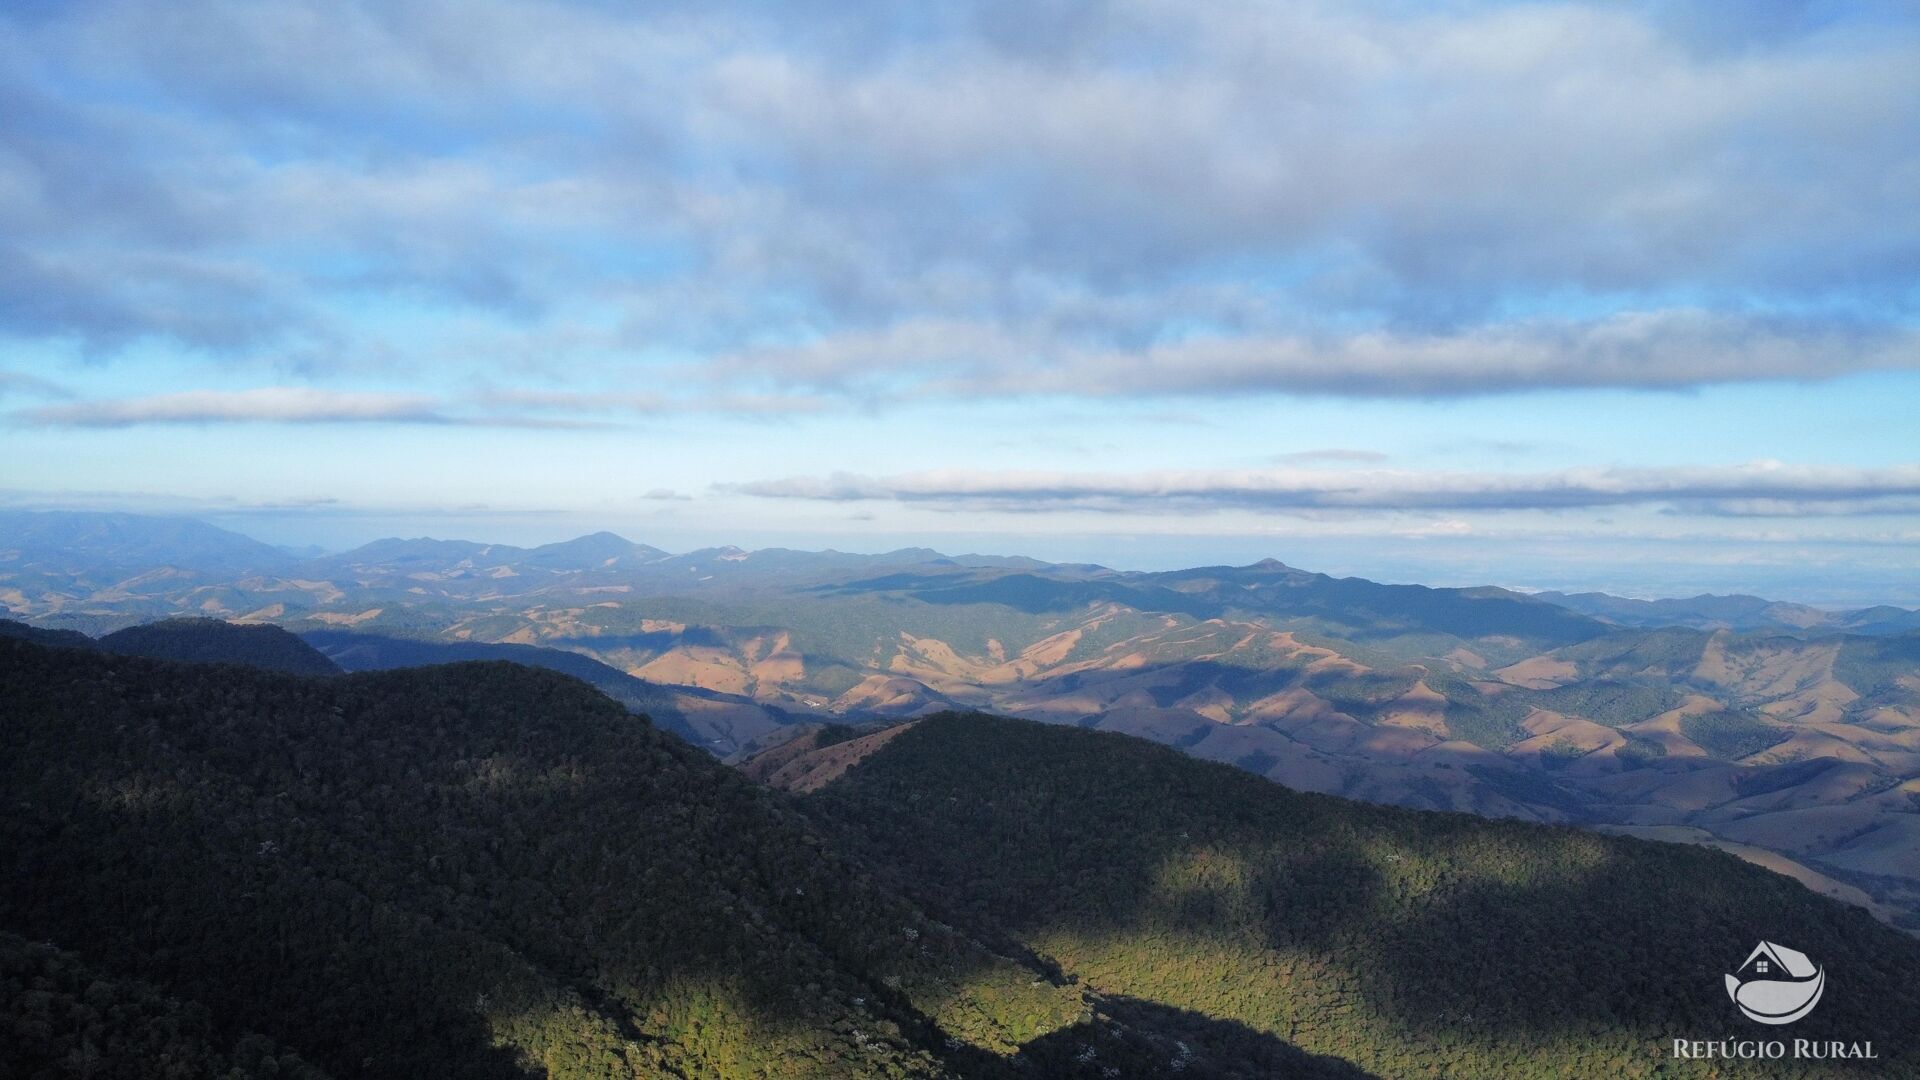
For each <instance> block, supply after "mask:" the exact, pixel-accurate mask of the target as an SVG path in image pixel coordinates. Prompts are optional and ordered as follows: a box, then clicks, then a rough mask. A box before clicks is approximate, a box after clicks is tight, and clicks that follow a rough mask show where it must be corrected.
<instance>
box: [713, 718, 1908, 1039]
mask: <svg viewBox="0 0 1920 1080" xmlns="http://www.w3.org/2000/svg"><path fill="white" fill-rule="evenodd" d="M807 742H808V743H811V744H814V745H812V746H802V745H798V744H789V746H788V747H784V748H782V749H781V750H779V751H774V752H773V753H774V754H776V755H778V758H777V760H778V768H777V769H775V770H774V771H773V772H771V773H766V774H764V775H766V777H767V778H768V779H770V780H773V779H778V780H784V782H785V786H788V787H790V788H793V789H796V790H801V791H807V792H811V793H810V794H807V795H806V796H805V802H804V804H803V805H804V806H805V807H806V809H807V811H808V813H809V814H811V815H813V816H814V817H816V819H818V820H820V821H822V822H823V823H825V827H827V828H829V829H830V830H832V831H833V832H834V833H835V834H836V835H838V836H840V837H842V838H843V840H844V842H845V843H846V844H848V845H849V847H850V849H851V850H854V851H857V852H859V853H860V854H861V855H862V856H863V857H864V858H866V859H867V860H868V861H869V862H870V863H871V864H872V865H875V866H876V867H878V868H880V869H879V873H880V874H881V877H882V880H885V881H888V882H891V883H894V884H895V885H897V886H898V887H899V888H901V889H902V890H903V891H904V892H906V893H907V894H908V895H910V896H913V897H915V898H916V899H917V900H918V901H919V902H920V903H921V904H923V905H924V906H925V907H926V909H927V910H928V911H930V912H932V913H934V914H935V915H936V916H937V917H939V918H941V919H943V920H945V921H949V922H952V923H953V924H954V925H956V926H959V927H962V928H964V929H966V930H968V931H969V932H971V933H974V934H976V935H979V936H980V937H981V938H982V939H983V940H986V941H990V942H995V943H997V945H998V946H999V947H1002V948H1006V949H1021V948H1024V949H1028V950H1031V951H1032V952H1033V954H1035V955H1036V956H1038V957H1039V958H1041V960H1042V961H1043V962H1044V963H1047V964H1050V965H1056V966H1057V967H1058V969H1059V970H1060V972H1061V973H1062V974H1064V975H1065V976H1067V977H1068V978H1070V979H1077V980H1079V982H1080V983H1081V984H1082V985H1084V986H1086V987H1088V988H1089V989H1090V990H1091V991H1093V992H1096V993H1098V994H1100V995H1104V996H1110V997H1116V998H1124V999H1128V1000H1141V1001H1151V1002H1154V1003H1157V1004H1159V1005H1162V1006H1169V1007H1173V1008H1176V1009H1180V1010H1184V1011H1187V1012H1191V1013H1196V1014H1200V1015H1204V1016H1208V1017H1212V1018H1215V1019H1220V1020H1228V1021H1232V1022H1234V1023H1237V1024H1241V1025H1245V1026H1246V1027H1247V1028H1248V1029H1251V1030H1254V1031H1264V1032H1267V1033H1270V1034H1274V1035H1276V1036H1278V1037H1281V1038H1284V1039H1286V1040H1287V1041H1289V1042H1291V1043H1293V1044H1295V1045H1297V1046H1298V1047H1300V1048H1301V1049H1302V1050H1305V1051H1308V1052H1321V1053H1337V1054H1339V1055H1340V1056H1342V1057H1344V1058H1346V1059H1347V1060H1349V1061H1351V1062H1352V1063H1354V1064H1355V1065H1358V1066H1359V1067H1360V1068H1362V1069H1364V1070H1366V1071H1367V1072H1368V1073H1370V1074H1373V1075H1379V1076H1428V1075H1456V1076H1506V1077H1526V1076H1541V1077H1549V1076H1551V1077H1559V1076H1574V1075H1578V1076H1603V1075H1612V1076H1647V1075H1653V1074H1655V1073H1658V1074H1660V1075H1669V1074H1671V1073H1673V1072H1675V1071H1680V1072H1686V1071H1688V1070H1687V1069H1686V1067H1685V1065H1686V1063H1677V1062H1673V1061H1669V1060H1663V1057H1664V1050H1663V1044H1664V1043H1665V1042H1666V1041H1667V1040H1670V1039H1672V1038H1674V1037H1685V1036H1684V1033H1685V1032H1690V1031H1702V1032H1715V1033H1719V1032H1724V1031H1727V1030H1729V1019H1728V1009H1729V1005H1728V1002H1727V1001H1726V998H1725V992H1724V989H1723V987H1722V985H1721V983H1722V975H1721V972H1723V971H1725V970H1729V969H1730V965H1737V964H1738V963H1739V962H1740V958H1741V957H1742V956H1744V955H1746V954H1747V952H1748V950H1750V949H1751V948H1752V944H1751V943H1752V942H1753V941H1755V940H1759V939H1761V938H1764V937H1769V936H1771V937H1774V938H1778V939H1780V940H1791V941H1795V942H1805V943H1807V944H1806V946H1805V948H1806V950H1808V951H1809V952H1810V954H1817V955H1818V956H1820V958H1821V963H1823V964H1824V965H1826V968H1827V970H1829V971H1832V972H1833V973H1834V974H1835V978H1836V979H1838V978H1839V977H1840V973H1841V972H1849V971H1851V972H1859V973H1862V975H1864V977H1866V978H1869V979H1873V980H1881V979H1885V980H1887V982H1886V984H1885V985H1886V988H1887V992H1889V993H1892V994H1893V995H1895V996H1894V997H1892V998H1889V999H1881V998H1879V997H1878V996H1877V995H1878V993H1879V991H1874V992H1871V993H1860V992H1858V991H1854V992H1849V993H1848V994H1847V995H1846V997H1845V999H1844V1001H1843V1000H1840V998H1839V995H1838V993H1837V991H1836V994H1835V995H1834V997H1831V998H1828V999H1826V1000H1825V1001H1823V1002H1822V1006H1821V1009H1820V1010H1819V1012H1817V1013H1816V1014H1815V1015H1814V1016H1812V1017H1810V1018H1809V1019H1807V1020H1805V1021H1802V1023H1801V1024H1800V1025H1799V1026H1798V1027H1796V1028H1795V1029H1794V1032H1793V1034H1794V1035H1796V1036H1805V1037H1808V1038H1812V1039H1819V1038H1823V1037H1827V1038H1854V1039H1865V1038H1869V1037H1872V1038H1876V1039H1877V1040H1878V1041H1877V1042H1876V1046H1882V1047H1886V1048H1888V1050H1889V1052H1891V1053H1894V1054H1896V1055H1897V1056H1895V1057H1889V1058H1887V1059H1883V1060H1881V1061H1879V1062H1877V1063H1874V1064H1873V1066H1872V1069H1873V1075H1904V1074H1910V1073H1912V1072H1913V1071H1914V1070H1915V1069H1916V1068H1920V1057H1916V1056H1915V1054H1916V1049H1920V1048H1907V1049H1902V1050H1897V1051H1895V1050H1893V1048H1894V1047H1899V1046H1903V1045H1904V1044H1906V1043H1908V1042H1910V1039H1909V1038H1908V1034H1907V1033H1908V1032H1910V1030H1911V1019H1912V1017H1913V1016H1914V1015H1916V1010H1920V990H1916V989H1915V988H1914V984H1913V983H1912V982H1911V981H1910V980H1911V979H1912V978H1913V976H1914V975H1916V974H1920V966H1916V965H1920V942H1917V941H1915V940H1914V939H1912V938H1910V937H1908V936H1906V935H1904V934H1900V933H1898V932H1896V931H1894V930H1891V929H1889V928H1887V927H1885V926H1882V925H1880V924H1879V923H1877V922H1875V921H1874V920H1873V919H1871V918H1870V917H1868V916H1867V915H1866V914H1865V913H1864V912H1862V911H1860V910H1859V909H1858V908H1853V907H1848V906H1845V905H1841V904H1837V903H1834V902H1832V901H1830V900H1827V899H1825V898H1822V897H1819V896H1817V895H1815V894H1813V893H1812V892H1809V891H1808V890H1806V889H1804V888H1802V887H1801V886H1799V885H1798V884H1795V883H1794V882H1792V881H1790V880H1788V879H1786V878H1784V877H1781V876H1779V875H1776V874H1771V873H1768V872H1766V871H1764V870H1760V869H1758V868H1755V867H1752V866H1749V865H1746V864H1745V863H1742V862H1740V861H1739V860H1737V859H1735V858H1734V857H1732V856H1730V855H1727V854H1724V853H1721V852H1718V851H1713V850H1709V849H1702V848H1696V847H1687V846H1681V845H1673V844H1655V843H1647V842H1644V841H1637V840H1630V839H1618V838H1608V837H1602V836H1596V835H1594V834H1592V833H1589V832H1584V831H1579V830H1574V829H1568V828H1560V827H1549V826H1540V825H1530V824H1523V823H1519V822H1511V821H1508V822H1492V821H1487V820H1484V819H1481V818H1477V817H1472V816H1468V815H1461V814H1436V813H1428V812H1418V811H1407V810H1400V809H1395V808H1389V807H1378V806H1369V805H1366V804H1361V803H1354V802H1349V801H1346V800H1342V799H1336V798H1330V797H1326V796H1318V795H1311V794H1302V793H1297V792H1293V791H1289V790H1287V789H1285V788H1282V787H1279V786H1278V785H1274V784H1271V783H1268V782H1266V781H1263V780H1261V779H1259V778H1257V777H1253V776H1250V775H1248V774H1247V773H1245V772H1243V771H1239V770H1235V769H1231V768H1227V767H1225V766H1220V765H1214V764H1209V763H1205V762H1198V761H1193V760H1191V759H1188V758H1184V757H1182V756H1180V755H1178V754H1176V753H1174V752H1172V751H1170V750H1168V749H1165V748H1161V747H1157V746H1153V745H1151V744H1149V743H1146V742H1144V741H1142V740H1137V739H1129V738H1125V737H1121V736H1116V735H1110V734H1103V733H1098V732H1088V731H1079V730H1074V729H1071V728H1064V727H1058V726H1046V725H1038V724H1032V723H1026V722H1022V721H1017V720H1007V719H1000V718H993V717H988V716H982V715H960V714H941V715H937V716H932V717H928V718H925V719H922V720H918V721H913V722H909V723H907V724H905V725H901V726H898V727H895V728H892V729H889V730H885V731H880V732H876V733H871V734H865V735H859V736H858V737H856V738H853V739H841V740H839V741H830V740H825V741H823V740H821V739H819V737H818V736H817V735H815V736H809V737H808V739H807ZM849 759H851V760H849ZM814 765H819V766H820V768H814V767H813V766H814ZM748 767H749V769H752V768H753V763H752V762H749V763H748ZM1836 985H1837V984H1836ZM1842 1032H1851V1033H1853V1034H1852V1035H1850V1036H1843V1035H1842V1034H1840V1033H1842ZM1867 1032H1873V1033H1876V1034H1875V1035H1873V1036H1869V1035H1867V1034H1866V1033H1867ZM1715 1037H1718V1036H1717V1035H1716V1036H1715ZM1743 1037H1745V1036H1743ZM1740 1064H1741V1065H1742V1066H1743V1067H1742V1068H1741V1070H1740V1075H1746V1074H1747V1073H1748V1071H1749V1069H1748V1068H1747V1066H1751V1067H1752V1072H1753V1074H1754V1075H1763V1074H1764V1075H1796V1074H1802V1073H1804V1074H1807V1075H1815V1074H1821V1073H1823V1072H1825V1071H1827V1069H1828V1068H1830V1067H1828V1066H1821V1065H1818V1064H1811V1063H1794V1062H1781V1063H1766V1064H1762V1063H1758V1062H1754V1063H1748V1062H1742V1063H1740ZM1162 1067H1163V1068H1166V1069H1169V1070H1171V1068H1172V1063H1171V1062H1168V1063H1165V1064H1163V1066H1162ZM1831 1068H1832V1071H1833V1072H1834V1073H1835V1074H1836V1075H1838V1074H1844V1073H1845V1072H1846V1071H1847V1069H1846V1067H1845V1065H1841V1066H1838V1067H1831ZM1708 1071H1709V1070H1708V1069H1701V1070H1699V1074H1701V1075H1706V1074H1708Z"/></svg>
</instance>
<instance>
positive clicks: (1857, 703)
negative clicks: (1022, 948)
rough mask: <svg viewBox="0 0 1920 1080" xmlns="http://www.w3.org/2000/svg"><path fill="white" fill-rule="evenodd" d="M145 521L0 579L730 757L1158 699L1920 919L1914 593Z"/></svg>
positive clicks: (1235, 761) (118, 519)
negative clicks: (563, 683)
mask: <svg viewBox="0 0 1920 1080" xmlns="http://www.w3.org/2000/svg"><path fill="white" fill-rule="evenodd" d="M143 521H144V519H138V518H131V517H126V516H112V517H110V518H109V519H107V520H103V521H95V520H93V519H92V518H89V517H88V516H85V515H50V516H44V517H43V516H39V515H31V514H7V515H0V602H4V603H5V604H6V605H7V606H8V607H9V608H11V609H12V612H13V614H14V617H15V618H19V619H23V620H24V621H26V622H28V623H31V624H33V625H35V626H36V627H40V628H43V629H69V630H82V631H85V632H87V633H89V634H111V633H112V632H116V631H123V630H124V629H125V628H126V627H129V626H135V625H139V624H143V623H148V622H152V621H155V620H161V619H172V618H179V617H183V616H191V617H202V618H208V617H210V618H217V619H222V620H227V621H231V622H235V623H241V624H274V625H278V626H281V627H284V628H285V629H287V630H288V631H291V632H293V633H296V634H299V635H301V637H302V638H303V640H305V641H306V642H307V643H309V644H310V645H312V646H314V647H315V649H316V650H317V651H318V652H319V653H321V654H324V655H325V657H327V658H328V659H329V660H330V661H331V662H333V663H334V664H337V665H338V666H340V667H343V668H347V669H350V670H361V669H386V668H394V667H407V666H414V665H418V664H423V663H438V662H443V661H449V660H462V659H510V660H517V661H519V662H523V663H534V664H537V665H540V666H546V667H549V668H554V669H556V670H561V671H565V672H568V673H569V674H573V675H575V676H578V677H581V678H584V679H586V680H587V681H588V682H590V683H592V684H593V685H595V686H597V687H599V688H600V689H602V690H603V691H604V692H606V693H608V694H610V695H611V696H613V697H614V698H616V700H619V701H621V702H623V703H624V704H626V705H627V706H628V707H629V708H630V709H632V710H635V711H640V712H646V713H648V714H650V715H654V716H655V717H656V718H657V721H658V723H659V724H660V726H661V727H662V728H664V729H666V730H670V731H673V732H675V733H676V734H679V735H681V736H683V737H685V738H686V739H687V741H689V742H692V743H694V744H695V745H699V746H702V747H704V748H705V749H707V750H708V751H709V752H711V753H713V754H716V755H719V756H722V757H728V758H730V759H734V760H739V759H743V758H746V757H748V756H750V755H752V754H753V753H756V752H760V751H765V750H768V749H770V748H773V747H775V746H777V745H778V744H780V743H781V742H782V741H784V740H786V739H788V738H790V737H792V736H794V735H795V734H796V733H799V732H803V731H806V730H810V727H811V725H810V723H809V722H810V721H839V722H847V723H855V724H858V723H866V722H872V721H876V720H906V719H915V718H919V717H925V716H930V715H934V714H938V713H942V712H947V711H954V710H960V711H966V710H975V709H979V710H986V711H990V712H993V713H997V714H1001V715H1008V716H1015V717H1022V718H1027V719H1033V720H1041V721H1047V722H1050V723H1055V724H1062V725H1068V726H1074V727H1082V728H1091V729H1096V730H1101V731H1109V732H1118V733H1122V734H1129V735H1136V736H1140V737H1143V738H1147V739H1151V740H1154V741H1157V742H1161V743H1166V744H1169V745H1171V746H1174V747H1176V748H1179V749H1181V750H1183V751H1185V752H1186V753H1188V754H1190V755H1192V756H1196V757H1201V758H1207V759H1211V760H1215V761H1221V762H1225V763H1229V764H1232V765H1235V766H1237V767H1239V768H1240V769H1242V770H1245V771H1248V772H1253V773H1258V774H1260V775H1262V776H1265V777H1267V778H1268V779H1271V780H1275V781H1279V782H1280V783H1282V784H1284V785H1286V786H1288V787H1291V788H1294V789H1296V790H1304V791H1316V792H1324V793H1329V794H1337V795H1343V796H1347V797H1351V798H1356V799H1363V800H1367V801H1371V802H1378V803H1389V804H1395V805H1401V806H1409V807H1417V808H1425V809H1442V810H1459V811H1468V812H1472V813H1475V814H1479V815H1482V816H1490V817H1513V818H1521V819H1525V820H1532V821H1539V822H1561V823H1570V824H1577V825H1581V826H1585V827H1588V828H1592V829H1603V830H1610V831H1614V832H1626V833H1631V834H1634V835H1638V836H1642V837H1646V838H1651V839H1664V840H1675V841H1682V842H1688V843H1696V844H1706V845H1712V846H1715V847H1719V848H1722V849H1724V850H1726V851H1729V852H1732V853H1734V854H1737V855H1740V856H1741V857H1743V858H1747V859H1749V860H1752V861H1755V862H1758V863H1760V864H1762V865H1765V866H1767V867H1769V868H1771V869H1774V870H1778V871H1780V872H1782V873H1786V874H1789V875H1791V876H1794V877H1797V878H1798V879H1800V880H1801V881H1803V882H1804V883H1806V884H1808V885H1809V886H1810V887H1813V888H1815V889H1816V890H1819V891H1821V892H1823V893H1825V894H1827V895H1830V896H1833V897H1836V898H1839V899H1843V900H1845V901H1846V902H1848V903H1852V904H1856V905H1859V906H1862V907H1865V908H1867V909H1868V910H1870V911H1872V912H1873V913H1874V914H1876V915H1878V916H1879V917H1881V918H1883V919H1885V920H1889V921H1893V922H1895V923H1897V924H1898V925H1902V926H1907V927H1909V928H1916V929H1920V634H1917V633H1916V632H1915V631H1914V630H1912V629H1908V628H1906V627H1907V626H1908V624H1909V623H1910V622H1911V620H1912V619H1913V618H1915V617H1916V615H1915V613H1913V612H1906V611H1901V610H1900V609H1889V608H1874V609H1866V610H1864V611H1858V612H1845V613H1829V612H1818V611H1815V610H1814V609H1809V608H1800V607H1797V606H1795V605H1789V604H1770V603H1767V602H1765V601H1757V600H1751V599H1750V598H1741V597H1723V598H1695V599H1693V600H1685V601H1658V602H1650V601H1635V600H1624V599H1620V598H1612V597H1601V596H1598V595H1597V594H1583V595H1579V596H1560V595H1557V594H1538V595H1528V594H1523V593H1519V592H1515V591H1511V590H1505V589H1498V588H1490V587H1489V588H1474V589H1435V588H1426V587H1422V586H1416V585H1387V584H1380V583H1375V582H1371V581H1366V580H1363V579H1358V578H1334V577H1329V576H1326V575H1322V574H1316V573H1311V572H1308V571H1304V570H1299V569H1295V568H1293V567H1289V566H1287V565H1284V564H1282V563H1280V562H1277V561H1273V560H1267V561H1264V562H1260V563H1256V564H1253V565H1250V566H1242V567H1200V568H1194V569H1189V570H1181V571H1173V572H1159V573H1150V572H1128V571H1115V570H1110V569H1107V568H1103V567H1098V566H1091V565H1078V564H1074V565H1063V564H1048V563H1044V562H1039V561H1037V560H1031V559H1024V558H1018V557H994V556H978V555H963V556H946V555H942V554H940V553H938V552H934V551H930V550H927V549H903V550H899V551H894V552H889V553H885V554H879V555H855V554H847V553H841V552H800V551H791V550H784V549H772V550H762V551H752V552H749V551H744V550H740V549H737V548H711V549H704V550H700V551H694V552H687V553H681V554H671V553H668V552H665V551H662V550H660V549H658V548H653V547H649V546H647V545H643V544H635V543H631V542H629V541H626V540H624V539H622V538H620V537H617V536H614V535H612V534H608V533H598V534H594V535H592V536H587V537H582V538H580V539H577V540H573V541H568V542H565V543H561V544H550V545H545V546H542V547H536V548H521V547H510V546H505V545H489V544H480V543H470V542H465V541H443V540H386V541H379V542H376V543H374V544H369V545H367V546H366V547H363V548H360V549H357V550H355V551H352V552H347V553H344V554H337V555H328V556H321V557H315V558H305V559H302V558H296V557H294V556H292V555H289V554H288V553H286V552H283V551H280V550H279V549H275V548H270V547H268V546H266V545H261V544H255V543H253V542H252V541H249V540H247V539H246V538H244V537H239V536H237V535H236V534H231V533H221V532H219V531H218V530H212V531H210V532H209V531H207V530H209V529H210V527H207V526H189V525H186V524H183V523H180V522H176V521H158V522H156V523H154V524H153V525H152V535H151V536H150V537H146V536H145V532H144V531H143V530H145V528H146V526H145V525H144V524H143ZM143 537H144V539H143ZM182 537H188V538H193V537H200V538H204V539H205V545H204V551H202V549H201V548H198V547H196V546H195V543H194V542H188V541H183V540H182V539H181V538H182ZM95 546H98V547H100V548H101V553H100V554H99V556H98V557H97V558H96V557H95V556H94V555H93V554H92V551H93V548H94V547H95ZM142 560H145V561H142ZM1662 620H1666V621H1662Z"/></svg>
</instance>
